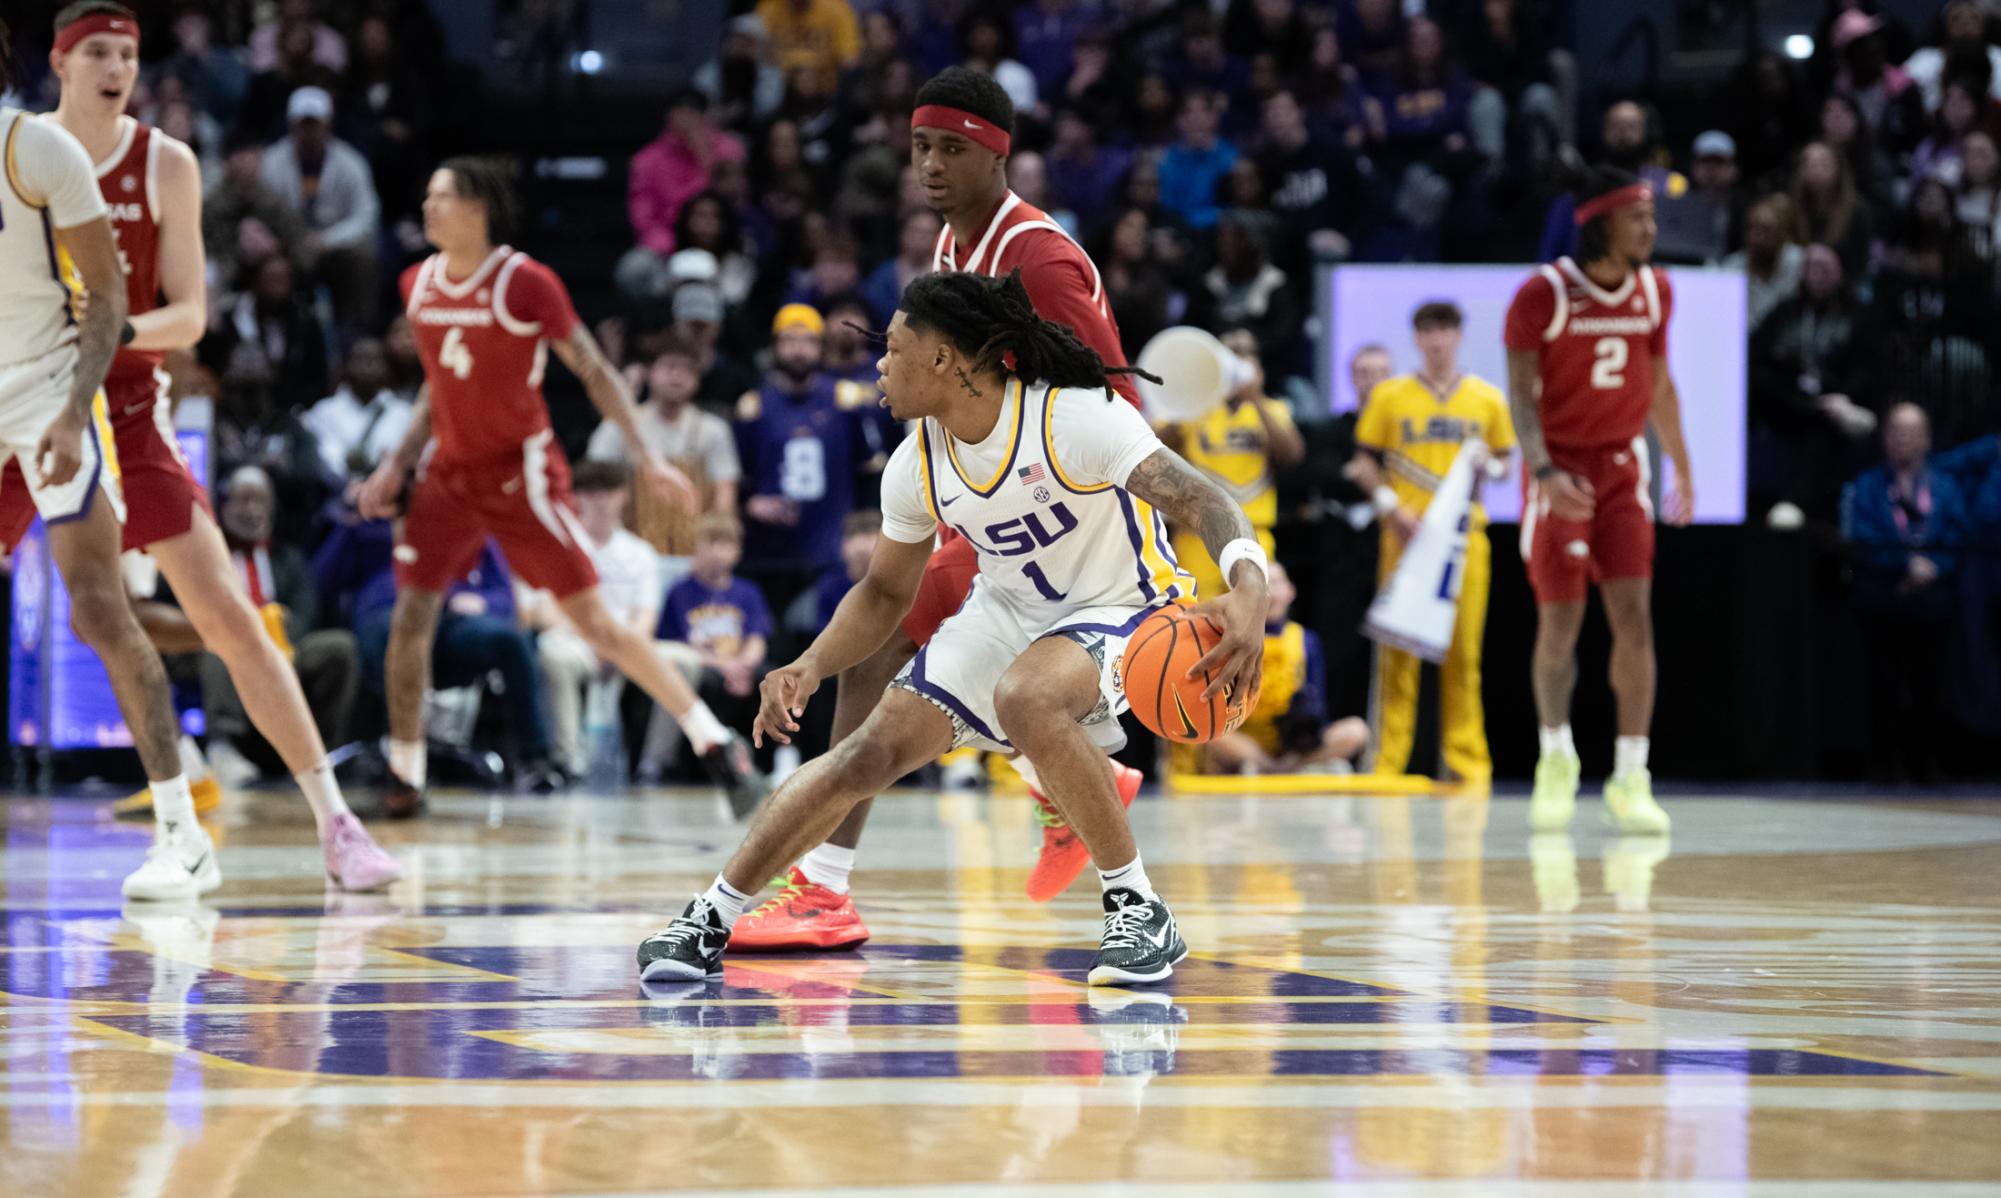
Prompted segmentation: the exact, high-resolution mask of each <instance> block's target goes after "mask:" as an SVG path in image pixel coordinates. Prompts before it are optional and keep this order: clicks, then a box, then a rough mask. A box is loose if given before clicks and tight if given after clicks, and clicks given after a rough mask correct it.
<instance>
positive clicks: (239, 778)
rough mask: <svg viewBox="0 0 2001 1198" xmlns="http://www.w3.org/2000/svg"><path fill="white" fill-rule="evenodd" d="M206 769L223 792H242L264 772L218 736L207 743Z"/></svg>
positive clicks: (240, 751) (239, 750) (261, 776)
mask: <svg viewBox="0 0 2001 1198" xmlns="http://www.w3.org/2000/svg"><path fill="white" fill-rule="evenodd" d="M208 768H209V772H210V773H211V774H214V775H215V780H216V781H217V782H220V783H222V786H223V789H224V790H242V789H243V788H244V787H246V786H253V785H255V784H256V783H257V781H258V780H259V779H261V778H263V776H264V771H263V770H260V769H258V768H257V766H256V765H255V764H253V763H252V762H251V760H250V759H249V758H248V757H245V756H244V755H243V751H242V750H241V749H238V748H237V747H236V746H235V745H233V744H230V743H229V742H228V741H226V740H224V739H222V738H221V737H219V736H218V737H216V738H215V739H214V740H212V741H210V742H209V746H208Z"/></svg>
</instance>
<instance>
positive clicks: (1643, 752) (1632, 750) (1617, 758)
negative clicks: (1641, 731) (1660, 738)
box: [1612, 736, 1650, 774]
mask: <svg viewBox="0 0 2001 1198" xmlns="http://www.w3.org/2000/svg"><path fill="white" fill-rule="evenodd" d="M1649 743H1650V742H1649V741H1648V740H1647V738H1646V737H1644V736H1621V737H1616V738H1614V739H1613V741H1612V772H1613V773H1614V774H1624V773H1629V772H1631V771H1633V770H1643V769H1646V768H1647V745H1648V744H1649Z"/></svg>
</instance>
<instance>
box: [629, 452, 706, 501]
mask: <svg viewBox="0 0 2001 1198" xmlns="http://www.w3.org/2000/svg"><path fill="white" fill-rule="evenodd" d="M639 473H640V476H641V477H642V479H643V480H644V481H645V483H646V485H647V486H648V487H650V488H652V490H653V493H654V494H655V495H658V496H659V497H660V498H662V499H664V500H666V501H667V502H669V503H672V504H676V505H678V506H680V507H683V508H686V509H687V510H688V511H691V512H699V511H701V508H702V501H701V500H700V499H699V498H697V497H696V495H695V484H694V483H692V482H690V481H688V476H687V475H685V474H683V473H681V471H680V469H679V468H677V467H675V466H672V465H670V464H668V462H667V459H665V458H663V457H661V456H660V455H659V454H657V453H648V454H646V455H645V456H643V457H641V458H640V459H639Z"/></svg>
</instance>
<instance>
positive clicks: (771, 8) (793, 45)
mask: <svg viewBox="0 0 2001 1198" xmlns="http://www.w3.org/2000/svg"><path fill="white" fill-rule="evenodd" d="M757 19H758V20H760V21H762V22H763V23H764V32H765V36H766V37H768V38H769V39H770V41H771V51H772V55H773V57H774V58H776V59H777V62H778V69H779V70H781V71H783V72H785V74H786V75H787V77H790V76H792V74H793V73H794V72H796V71H802V70H803V71H809V72H812V73H813V74H816V75H820V76H823V77H825V78H826V79H828V80H829V81H831V80H832V79H833V78H834V77H836V76H838V75H839V74H840V73H841V72H842V71H844V70H846V69H847V68H849V67H851V66H853V65H854V64H855V61H856V60H857V59H859V58H860V57H861V52H862V42H861V29H860V26H859V25H857V23H856V21H855V10H854V9H853V8H851V7H849V5H848V3H847V0H758V4H757Z"/></svg>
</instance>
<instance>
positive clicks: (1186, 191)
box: [1160, 90, 1237, 230]
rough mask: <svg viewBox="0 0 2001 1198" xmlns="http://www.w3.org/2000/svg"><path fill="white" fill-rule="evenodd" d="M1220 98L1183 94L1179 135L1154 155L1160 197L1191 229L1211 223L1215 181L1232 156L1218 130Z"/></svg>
mask: <svg viewBox="0 0 2001 1198" xmlns="http://www.w3.org/2000/svg"><path fill="white" fill-rule="evenodd" d="M1224 103H1225V101H1224V99H1223V97H1222V96H1221V95H1220V94H1218V93H1215V92H1207V91H1199V90H1192V91H1189V92H1187V93H1186V94H1184V95H1183V96H1182V97H1181V110H1180V114H1179V116H1178V117H1177V118H1176V128H1177V129H1178V130H1179V137H1178V138H1177V139H1176V140H1175V142H1174V144H1173V145H1171V146H1169V147H1167V153H1166V154H1164V155H1162V156H1161V159H1160V202H1161V203H1163V204H1165V205H1167V206H1168V207H1170V208H1172V209H1174V210H1175V211H1177V212H1179V213H1181V215H1182V216H1183V218H1185V219H1186V220H1187V222H1188V227H1189V228H1191V229H1197V230H1200V229H1209V228H1214V227H1215V224H1216V217H1217V215H1218V209H1217V204H1216V185H1217V184H1218V183H1220V182H1221V181H1222V180H1223V177H1224V176H1225V175H1228V174H1229V173H1230V167H1231V166H1232V165H1233V164H1234V163H1235V162H1236V161H1237V147H1235V146H1233V145H1231V144H1230V143H1229V142H1227V141H1224V140H1223V139H1222V138H1221V137H1220V136H1219V134H1218V130H1219V129H1220V127H1221V123H1222V115H1223V106H1224Z"/></svg>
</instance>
